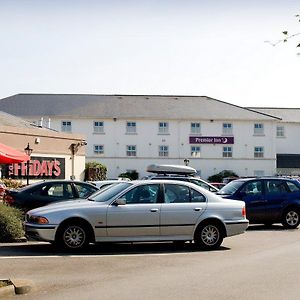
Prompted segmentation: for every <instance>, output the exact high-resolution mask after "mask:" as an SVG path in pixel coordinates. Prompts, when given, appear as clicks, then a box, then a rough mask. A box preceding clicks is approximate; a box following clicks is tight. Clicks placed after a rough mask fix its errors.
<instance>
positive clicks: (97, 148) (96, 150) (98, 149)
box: [94, 145, 104, 154]
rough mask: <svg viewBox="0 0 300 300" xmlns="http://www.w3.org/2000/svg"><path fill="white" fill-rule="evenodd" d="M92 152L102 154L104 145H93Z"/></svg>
mask: <svg viewBox="0 0 300 300" xmlns="http://www.w3.org/2000/svg"><path fill="white" fill-rule="evenodd" d="M94 153H95V154H104V146H103V145H94Z"/></svg>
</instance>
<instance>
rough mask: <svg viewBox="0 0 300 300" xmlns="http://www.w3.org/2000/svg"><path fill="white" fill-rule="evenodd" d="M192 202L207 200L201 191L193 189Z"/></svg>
mask: <svg viewBox="0 0 300 300" xmlns="http://www.w3.org/2000/svg"><path fill="white" fill-rule="evenodd" d="M191 202H206V198H205V196H204V195H202V194H201V193H200V192H198V191H196V190H194V189H191Z"/></svg>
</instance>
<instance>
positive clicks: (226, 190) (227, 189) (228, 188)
mask: <svg viewBox="0 0 300 300" xmlns="http://www.w3.org/2000/svg"><path fill="white" fill-rule="evenodd" d="M243 184H244V181H241V180H234V181H231V182H229V183H227V184H226V185H225V186H224V187H222V188H221V189H220V190H219V192H217V194H219V195H233V194H234V193H235V192H236V191H237V190H238V189H239V188H240V187H241V186H242V185H243Z"/></svg>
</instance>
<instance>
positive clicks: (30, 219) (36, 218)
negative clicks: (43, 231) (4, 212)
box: [27, 216, 49, 224]
mask: <svg viewBox="0 0 300 300" xmlns="http://www.w3.org/2000/svg"><path fill="white" fill-rule="evenodd" d="M27 221H28V222H29V223H32V224H49V221H48V219H47V218H45V217H42V216H27Z"/></svg>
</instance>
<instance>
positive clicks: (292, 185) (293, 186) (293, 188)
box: [286, 181, 300, 192]
mask: <svg viewBox="0 0 300 300" xmlns="http://www.w3.org/2000/svg"><path fill="white" fill-rule="evenodd" d="M286 183H287V185H288V188H289V190H290V191H291V192H299V191H300V188H299V186H297V185H296V184H295V183H294V182H291V181H287V182H286Z"/></svg>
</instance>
